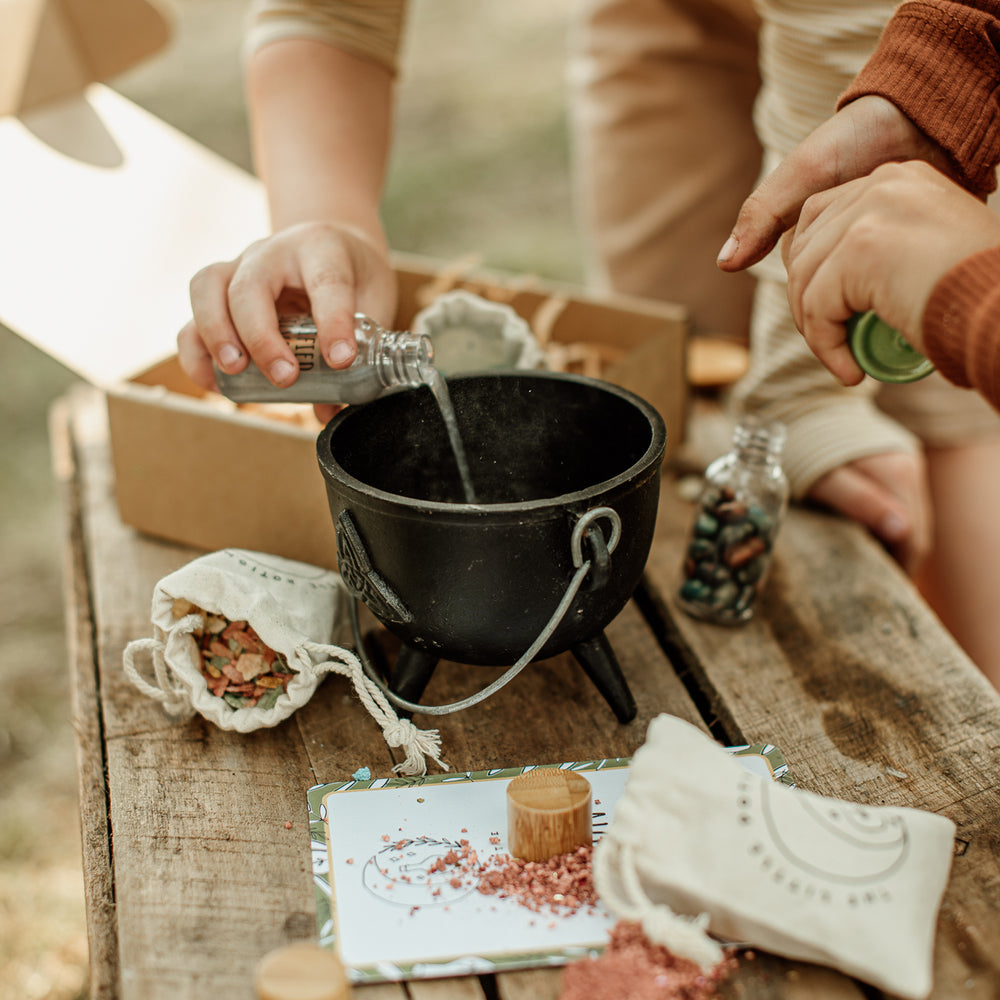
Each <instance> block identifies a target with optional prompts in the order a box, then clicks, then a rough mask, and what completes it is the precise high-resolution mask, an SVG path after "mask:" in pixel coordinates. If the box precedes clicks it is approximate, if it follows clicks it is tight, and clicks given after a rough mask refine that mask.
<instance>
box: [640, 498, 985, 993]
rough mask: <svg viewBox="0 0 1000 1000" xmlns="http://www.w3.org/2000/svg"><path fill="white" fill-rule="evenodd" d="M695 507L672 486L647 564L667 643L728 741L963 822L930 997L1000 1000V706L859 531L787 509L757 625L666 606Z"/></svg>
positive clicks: (819, 778) (864, 794) (868, 798)
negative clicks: (774, 750) (756, 745)
mask: <svg viewBox="0 0 1000 1000" xmlns="http://www.w3.org/2000/svg"><path fill="white" fill-rule="evenodd" d="M692 516H693V506H692V505H691V504H688V503H685V502H683V501H681V500H679V499H678V497H677V495H676V493H675V492H673V491H669V490H668V491H665V492H664V495H663V498H662V503H661V514H660V519H659V522H658V527H659V537H658V540H657V542H656V543H655V544H654V547H653V551H652V552H651V555H650V559H649V562H648V564H647V569H646V581H647V594H648V595H649V596H648V600H649V603H650V605H651V606H652V608H653V610H654V612H655V614H656V616H657V617H658V619H659V625H658V627H659V629H660V631H661V638H662V641H663V642H664V644H665V645H666V647H667V648H668V649H670V650H672V652H673V655H674V656H675V658H676V660H677V662H678V663H680V664H682V665H683V667H682V669H684V670H686V671H687V673H688V676H689V678H690V680H691V682H692V683H693V684H694V685H696V686H697V688H698V689H699V690H700V692H701V697H702V699H703V700H704V703H705V704H707V705H709V706H710V708H711V711H712V712H713V713H714V714H715V715H716V716H717V718H718V720H719V723H720V726H721V727H722V728H723V729H724V731H725V734H726V738H727V739H729V740H730V741H732V742H750V743H753V742H758V741H761V740H764V741H770V742H773V743H775V744H777V746H778V747H780V748H783V749H784V751H785V755H786V757H787V758H788V760H789V765H790V768H791V772H792V775H793V776H794V778H795V780H796V783H797V784H799V785H800V786H801V787H803V788H808V789H810V790H812V791H815V792H818V793H820V794H824V795H831V796H836V797H841V798H845V799H848V800H850V801H854V802H862V803H867V804H871V805H892V806H911V807H915V808H920V809H927V810H930V811H932V812H939V813H941V814H943V815H945V816H948V817H949V818H950V819H952V820H954V821H955V823H956V824H957V827H958V831H957V840H956V855H955V858H954V861H953V866H952V874H951V880H950V883H949V887H948V890H947V892H946V895H945V899H944V903H943V906H942V910H941V915H940V919H939V923H938V935H937V943H936V952H935V988H934V993H933V994H932V996H933V997H935V998H941V1000H945V998H951V997H956V996H965V997H976V998H980V997H982V998H983V1000H985V998H987V997H996V996H998V995H1000V954H998V952H997V950H996V949H995V947H994V948H992V949H991V948H990V946H989V945H988V944H987V942H993V943H994V944H995V943H996V942H998V941H1000V907H998V903H1000V850H998V835H997V829H996V818H997V816H998V815H1000V788H998V787H997V782H996V759H997V747H998V746H1000V696H998V695H997V692H996V691H995V690H994V689H993V688H992V687H991V686H990V685H989V684H988V683H987V681H986V680H985V679H984V678H983V677H982V675H981V674H980V673H979V671H978V670H976V668H975V667H974V666H973V665H972V664H971V663H970V662H969V660H968V658H967V657H966V656H965V654H964V653H963V652H962V650H961V649H960V648H959V647H958V645H957V644H956V643H955V641H954V640H953V639H952V637H951V636H950V635H949V634H948V633H947V632H946V631H945V630H944V629H943V628H942V627H941V625H940V623H939V622H938V620H937V619H936V618H935V616H934V615H933V613H932V612H931V611H930V610H929V608H927V606H926V605H925V604H924V603H923V601H922V600H921V599H920V597H919V595H918V594H917V592H916V591H915V589H914V587H913V585H912V584H911V583H910V581H909V580H908V579H907V578H906V577H905V576H904V575H903V574H902V572H901V571H900V570H899V569H898V567H897V566H896V564H895V563H894V562H893V561H892V560H891V559H890V558H889V557H888V556H887V555H886V554H885V553H884V552H883V550H882V549H881V548H880V547H879V546H877V545H876V544H874V543H873V542H872V541H871V539H870V538H869V536H868V535H867V534H866V533H865V532H864V531H863V530H862V529H860V528H859V527H858V526H857V525H855V524H852V523H848V522H847V521H845V520H843V519H841V518H838V517H835V516H832V515H827V514H824V513H820V512H818V511H814V510H807V509H801V508H793V509H792V510H791V511H790V513H789V516H788V518H787V519H786V523H785V525H784V527H783V528H782V531H781V534H780V535H779V539H778V544H777V547H776V552H775V557H774V563H773V567H772V573H771V577H770V580H769V581H768V585H767V587H766V589H765V593H764V595H763V597H762V599H761V601H760V603H759V607H758V611H757V614H756V615H755V617H754V619H753V620H752V621H751V622H750V623H749V624H748V625H746V626H744V627H742V628H736V629H733V628H726V627H720V626H712V625H706V624H704V623H701V622H696V621H694V620H693V619H691V618H689V617H687V616H686V615H684V614H683V613H681V612H679V611H676V610H675V609H674V607H673V605H672V595H673V591H674V587H675V586H676V581H677V572H678V567H679V566H680V560H681V556H682V552H683V548H684V545H685V544H686V538H687V530H688V527H689V522H690V518H691V517H692Z"/></svg>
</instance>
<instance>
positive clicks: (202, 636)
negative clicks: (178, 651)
mask: <svg viewBox="0 0 1000 1000" xmlns="http://www.w3.org/2000/svg"><path fill="white" fill-rule="evenodd" d="M189 614H200V615H201V616H202V619H203V621H204V625H203V626H202V627H200V628H196V629H195V630H194V631H193V632H192V633H191V637H192V639H193V640H194V643H195V647H196V648H197V650H198V656H199V661H200V662H199V667H200V668H201V673H202V676H203V677H204V678H205V683H206V685H207V686H208V690H209V691H211V692H212V694H214V695H215V696H216V697H217V698H221V699H222V700H223V701H224V702H225V703H226V704H227V705H229V707H230V708H232V709H240V708H254V707H257V708H273V707H274V704H275V702H277V700H278V698H279V696H280V695H281V694H283V693H284V691H285V689H286V688H287V687H288V682H289V681H290V680H291V679H292V676H293V671H292V669H291V667H289V665H288V661H287V660H286V659H285V657H284V656H283V655H282V654H281V653H278V652H276V651H275V650H273V649H271V648H270V647H269V646H266V645H265V644H264V642H263V640H262V639H261V638H260V636H259V635H257V633H256V632H255V631H254V628H253V626H252V625H250V624H249V622H245V621H230V620H229V619H228V618H224V617H223V616H222V615H215V614H211V613H208V612H205V611H203V610H202V609H201V608H198V607H196V606H195V605H193V604H192V603H191V602H190V601H186V600H183V599H181V598H178V600H176V601H174V607H173V615H174V618H175V619H179V618H183V617H184V616H185V615H189Z"/></svg>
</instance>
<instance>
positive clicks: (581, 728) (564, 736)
mask: <svg viewBox="0 0 1000 1000" xmlns="http://www.w3.org/2000/svg"><path fill="white" fill-rule="evenodd" d="M607 634H608V639H609V642H610V643H611V645H612V648H613V649H614V651H615V654H616V656H617V658H618V661H619V663H620V665H621V668H622V672H623V673H624V675H625V677H626V679H627V680H628V682H629V684H630V687H631V689H632V693H633V695H634V697H635V699H636V705H637V714H636V718H635V719H634V720H633V721H632V722H630V723H628V724H626V725H621V724H619V723H618V722H617V721H616V720H615V718H614V715H613V713H612V712H611V709H610V708H609V707H608V705H607V702H605V701H604V699H603V698H602V697H601V695H600V694H599V693H598V691H597V689H596V688H595V687H594V686H593V684H592V683H591V682H590V680H589V678H588V677H587V675H586V674H585V673H584V672H583V670H582V668H581V667H580V666H579V665H578V664H577V662H576V660H575V659H574V658H573V656H572V655H571V654H569V653H564V654H562V655H560V656H556V657H553V658H551V659H549V660H544V661H540V662H538V663H533V664H530V665H529V666H527V667H526V668H525V669H524V670H523V671H522V672H521V673H520V674H518V676H517V677H516V678H514V680H513V681H511V682H510V683H509V684H508V685H507V686H506V687H504V688H502V689H501V690H500V691H498V692H497V693H496V694H494V695H493V696H492V697H491V698H489V699H487V700H485V701H483V702H480V703H479V704H478V705H475V706H473V707H471V708H467V709H463V710H461V711H459V712H455V713H451V714H449V715H441V716H437V715H428V714H416V715H415V716H414V718H413V721H414V723H415V724H416V725H417V726H419V727H420V728H421V729H438V730H439V731H440V733H441V740H442V746H443V748H444V752H445V757H446V762H447V763H448V765H449V766H450V767H451V768H452V769H455V770H459V771H467V770H479V769H483V768H490V767H512V766H517V765H522V764H553V763H562V762H564V761H568V760H597V759H603V758H606V757H629V756H631V755H632V754H633V753H634V752H635V751H636V749H638V747H639V746H640V745H641V744H642V742H643V741H644V739H645V735H646V728H647V726H648V725H649V722H650V720H651V719H652V718H653V717H654V716H655V715H657V714H658V713H660V712H665V711H666V712H671V713H673V714H675V715H679V716H681V717H683V718H685V719H687V720H688V721H690V722H693V723H695V724H696V725H703V723H702V721H701V717H700V716H699V715H698V711H697V709H696V708H695V706H694V704H693V702H692V701H691V699H690V698H689V696H688V694H687V692H686V691H685V689H684V686H683V685H682V684H681V683H680V681H678V679H677V677H676V675H675V674H674V672H673V669H672V668H671V666H670V663H669V661H668V660H667V659H666V657H665V656H664V654H663V652H662V650H661V649H660V647H659V644H658V643H657V640H656V637H655V635H654V634H653V632H652V631H651V629H650V628H649V627H648V625H646V623H645V621H644V619H643V618H642V616H641V615H640V613H639V612H638V610H637V608H636V607H635V606H634V605H633V604H632V603H629V604H628V605H627V606H626V607H625V609H624V610H623V611H622V612H621V614H620V615H619V616H618V617H617V618H616V619H615V621H613V622H612V623H611V624H610V625H609V627H608V629H607ZM379 637H380V639H381V640H382V641H383V642H384V643H385V644H386V645H387V646H389V647H391V645H392V643H391V640H389V639H387V638H386V636H385V633H384V632H382V631H381V630H380V631H379ZM393 656H394V652H392V650H391V649H389V651H388V652H387V658H389V659H390V662H391V658H392V657H393ZM503 669H504V668H502V667H500V668H494V667H473V666H465V665H461V664H456V663H450V662H447V661H442V662H441V663H440V664H438V666H437V668H436V670H435V672H434V676H433V677H432V679H431V682H430V684H429V685H428V687H427V691H426V692H425V696H424V697H423V698H422V699H421V701H422V702H423V703H424V704H428V705H447V704H451V703H453V702H455V701H458V700H460V699H463V698H466V697H468V696H469V695H471V694H474V693H475V692H477V691H479V690H480V689H482V688H483V687H485V686H486V685H487V684H488V683H490V682H491V681H492V680H494V679H495V678H496V677H497V676H498V675H499V674H501V673H503ZM351 698H353V695H351V694H350V691H349V687H348V685H347V684H346V682H345V681H342V680H341V679H340V678H337V679H335V680H331V681H330V682H328V684H327V685H326V687H325V688H324V689H323V690H322V691H320V692H317V695H316V696H315V697H314V698H313V700H312V701H311V702H310V704H309V705H307V706H306V707H305V708H304V709H303V710H302V711H301V712H300V713H299V725H300V727H301V728H302V732H303V735H304V737H305V740H306V745H307V747H308V748H309V754H310V760H311V762H312V766H313V769H314V771H315V773H316V775H317V777H319V778H320V780H322V781H334V780H337V779H342V778H345V777H349V776H350V774H351V773H353V771H354V769H356V768H357V767H358V766H360V765H361V764H367V765H369V766H370V767H371V769H372V774H373V775H376V776H377V775H383V774H387V773H388V768H387V767H386V764H387V763H388V760H389V758H388V757H387V751H386V748H385V746H384V743H382V745H381V747H379V746H377V745H376V746H373V744H372V741H371V734H372V732H374V733H375V735H376V736H378V730H377V727H376V726H375V723H374V722H371V721H370V720H368V721H367V722H366V721H365V720H364V719H362V720H361V729H354V728H351V729H350V730H348V733H344V732H342V731H341V727H340V722H341V720H347V719H355V714H354V713H353V712H349V711H348V704H347V703H348V702H349V701H350V700H351ZM331 717H336V718H337V719H338V725H337V727H331V726H330V722H329V720H330V718H331ZM366 718H367V717H366ZM348 725H352V726H353V723H348ZM362 730H363V731H364V735H362ZM324 734H325V735H324ZM351 741H353V745H354V746H355V748H356V751H355V755H354V756H353V757H351V758H350V759H349V762H348V767H349V768H350V770H347V769H346V768H345V767H344V765H343V762H342V756H338V755H342V749H343V745H344V743H346V742H351ZM379 742H381V740H380V738H379ZM366 751H368V752H371V753H372V754H373V756H372V757H370V758H367V757H364V756H363V753H364V752H366ZM331 756H333V757H336V758H337V759H331ZM395 757H396V759H402V755H401V754H399V753H398V752H397V753H396V755H395ZM380 762H381V763H380ZM430 770H432V771H436V770H438V769H437V768H436V766H434V765H433V764H431V765H430Z"/></svg>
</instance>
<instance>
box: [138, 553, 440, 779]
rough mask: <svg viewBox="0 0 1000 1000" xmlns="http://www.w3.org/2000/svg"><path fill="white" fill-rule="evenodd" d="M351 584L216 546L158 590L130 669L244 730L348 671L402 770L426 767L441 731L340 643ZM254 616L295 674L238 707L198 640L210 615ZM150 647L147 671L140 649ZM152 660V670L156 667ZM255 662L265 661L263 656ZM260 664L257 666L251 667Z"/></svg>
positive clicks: (146, 683) (154, 691) (172, 699)
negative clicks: (406, 709)
mask: <svg viewBox="0 0 1000 1000" xmlns="http://www.w3.org/2000/svg"><path fill="white" fill-rule="evenodd" d="M346 600H347V591H346V588H345V586H344V583H343V581H342V580H341V578H340V576H339V575H338V574H337V573H334V572H331V571H330V570H325V569H321V568H319V567H316V566H310V565H308V564H306V563H301V562H294V561H292V560H289V559H282V558H280V557H278V556H272V555H266V554H264V553H261V552H249V551H246V550H244V549H223V550H221V551H219V552H211V553H209V554H208V555H204V556H201V557H199V558H198V559H195V560H193V561H192V562H190V563H188V564H187V565H186V566H182V567H181V568H180V569H178V570H176V571H175V572H173V573H171V574H169V575H168V576H165V577H164V578H163V579H162V580H160V582H159V583H157V585H156V587H155V588H154V590H153V602H152V611H151V619H152V624H153V632H154V634H153V637H152V638H147V639H136V640H133V641H132V642H130V643H128V645H127V646H126V647H125V653H124V659H123V663H124V668H125V674H126V676H127V677H128V679H129V680H130V681H131V682H132V683H133V684H134V685H135V686H136V687H137V688H138V689H139V690H140V691H142V692H143V694H146V695H148V696H149V697H150V698H154V699H156V700H157V701H158V702H160V703H161V704H162V705H163V707H164V708H165V709H166V711H167V712H168V713H169V714H171V715H174V716H178V717H184V718H187V717H190V716H191V715H192V714H193V713H194V712H198V713H199V714H201V715H202V716H204V717H205V718H206V719H208V720H209V721H210V722H213V723H215V725H217V726H219V727H220V728H221V729H231V730H236V731H238V732H241V733H246V732H250V731H252V730H255V729H262V728H265V727H267V726H275V725H277V724H278V723H279V722H282V721H283V720H284V719H287V718H288V716H290V715H291V714H292V713H293V712H294V711H295V710H296V709H298V708H301V707H302V706H303V705H304V704H305V703H306V702H307V701H308V700H309V699H310V698H311V697H312V694H313V692H314V691H315V690H316V688H317V687H318V686H319V683H320V681H321V680H322V679H323V677H324V676H325V675H326V674H327V673H338V674H343V675H344V676H346V677H348V678H349V679H350V681H351V683H352V684H353V685H354V690H355V692H356V693H357V695H358V697H359V698H360V699H361V702H362V704H363V705H364V706H365V708H366V709H367V711H368V713H369V715H371V716H372V718H373V719H375V721H376V722H377V723H378V724H379V726H380V727H381V729H382V734H383V736H384V738H385V741H386V743H387V744H388V745H389V746H390V747H401V748H403V750H404V751H405V753H406V760H405V761H403V762H402V763H401V764H397V765H396V767H395V768H394V770H396V771H399V772H401V773H403V774H426V772H427V765H426V762H425V759H424V758H425V757H430V758H431V759H432V760H434V761H435V762H436V763H437V764H439V765H440V766H441V767H443V768H444V769H445V770H447V767H446V766H445V765H444V764H443V763H442V762H441V760H440V756H439V755H440V752H441V749H440V737H439V735H438V732H437V730H420V729H418V728H417V727H416V726H415V725H414V724H413V723H412V722H410V720H409V719H400V718H398V717H397V715H396V712H395V710H394V709H393V708H392V706H391V705H390V704H389V703H388V701H387V700H386V698H385V696H384V695H383V694H382V692H381V691H380V690H379V689H378V687H377V686H376V685H375V684H374V683H373V682H372V681H371V680H369V679H368V678H367V677H366V676H365V675H364V671H363V669H362V666H361V663H360V661H359V660H358V658H357V656H355V654H354V653H353V652H351V651H350V650H347V649H343V648H341V647H340V646H336V645H333V644H332V640H333V638H334V637H335V636H336V635H337V633H338V631H339V629H340V627H341V625H342V622H343V614H344V609H345V607H346ZM213 617H214V618H221V619H225V620H228V621H229V622H234V623H235V622H239V623H243V622H245V623H246V624H247V625H249V626H251V627H252V629H253V630H254V632H256V634H257V636H259V638H260V642H261V643H263V645H264V646H265V647H266V648H267V649H268V650H270V651H272V652H273V653H274V654H275V655H276V656H278V657H279V658H280V662H281V665H282V668H283V669H285V665H286V664H287V671H288V674H289V675H290V676H286V677H284V678H283V679H284V680H285V681H286V683H285V684H283V685H282V687H283V690H282V691H281V692H280V693H279V694H278V696H277V698H272V699H269V701H273V704H270V705H269V706H268V707H266V708H265V707H262V706H261V707H258V706H257V705H251V706H249V707H239V708H234V707H232V706H231V705H230V704H229V703H228V702H227V701H226V700H225V699H224V698H222V697H219V696H218V695H216V694H213V693H212V691H211V690H210V689H209V686H208V681H207V680H206V677H205V675H204V673H203V672H202V669H201V651H200V649H199V646H198V642H197V641H196V636H197V635H200V634H201V633H202V632H203V631H204V629H205V628H206V625H207V624H208V619H209V618H213ZM141 654H148V656H149V662H148V664H145V666H146V673H144V672H143V670H142V669H140V665H139V657H140V655H141ZM150 667H151V675H150V672H149V668H150ZM254 669H263V664H261V663H260V661H258V662H257V663H256V665H255V668H254ZM250 672H252V670H251V671H250Z"/></svg>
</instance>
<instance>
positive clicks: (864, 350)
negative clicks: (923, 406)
mask: <svg viewBox="0 0 1000 1000" xmlns="http://www.w3.org/2000/svg"><path fill="white" fill-rule="evenodd" d="M847 343H848V345H849V346H850V348H851V353H852V354H853V355H854V360H855V361H857V363H858V364H859V365H860V367H861V370H862V371H863V372H866V373H867V374H869V375H871V377H872V378H876V379H878V380H879V381H880V382H916V381H918V380H919V379H922V378H926V377H927V376H928V375H930V373H931V372H932V371H934V365H933V364H931V362H930V361H928V360H927V358H925V357H924V356H923V355H922V354H921V353H920V352H919V351H917V350H914V348H913V347H912V346H911V345H910V343H909V342H908V341H907V340H906V338H905V337H904V336H903V335H902V334H901V333H900V332H899V331H898V330H897V329H895V327H891V326H889V324H888V323H886V322H885V320H883V319H882V318H881V317H879V316H878V315H877V314H876V313H874V312H871V311H868V312H864V313H855V314H854V315H853V316H852V317H851V318H850V319H849V320H848V321H847Z"/></svg>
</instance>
